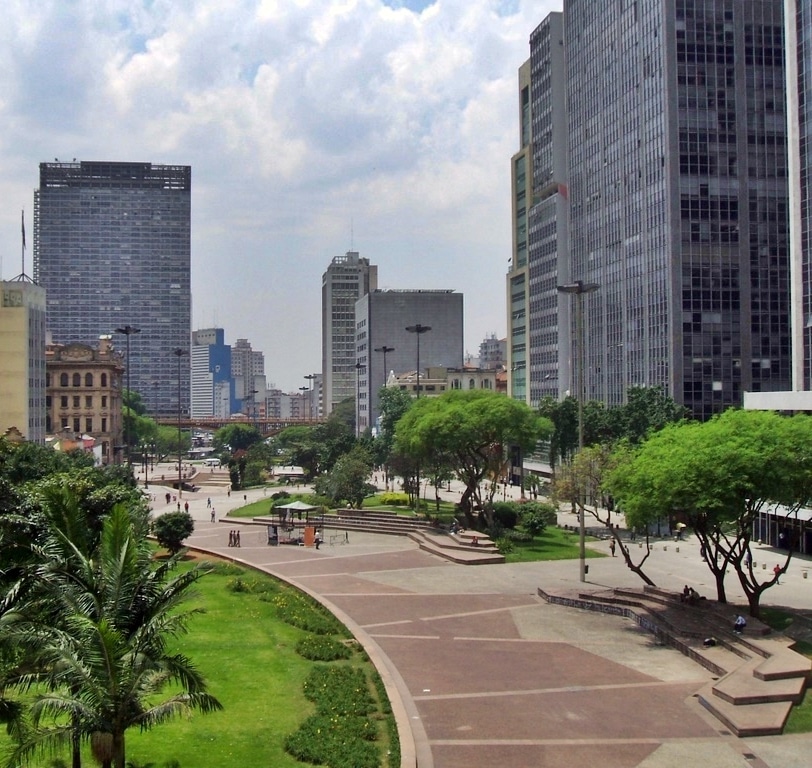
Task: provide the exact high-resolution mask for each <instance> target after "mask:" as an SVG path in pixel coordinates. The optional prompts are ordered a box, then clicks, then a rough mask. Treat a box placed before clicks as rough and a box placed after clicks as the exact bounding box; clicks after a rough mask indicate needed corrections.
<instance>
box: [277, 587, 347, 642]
mask: <svg viewBox="0 0 812 768" xmlns="http://www.w3.org/2000/svg"><path fill="white" fill-rule="evenodd" d="M272 602H273V604H274V606H275V607H276V615H277V616H278V617H279V618H280V619H281V620H282V621H284V622H285V623H287V624H290V625H291V626H293V627H298V628H299V629H303V630H305V631H306V632H313V633H314V634H316V635H339V636H341V637H344V636H346V631H347V630H346V629H345V628H344V625H343V624H341V622H340V621H339V620H338V619H337V618H336V617H335V616H333V614H332V613H330V612H329V611H328V610H327V609H326V608H323V607H322V606H320V605H318V604H317V603H315V602H314V601H313V600H311V599H310V598H309V597H307V596H306V595H303V594H302V593H301V592H296V591H294V590H286V591H285V592H284V593H282V594H280V595H277V596H276V597H274V598H273V601H272Z"/></svg>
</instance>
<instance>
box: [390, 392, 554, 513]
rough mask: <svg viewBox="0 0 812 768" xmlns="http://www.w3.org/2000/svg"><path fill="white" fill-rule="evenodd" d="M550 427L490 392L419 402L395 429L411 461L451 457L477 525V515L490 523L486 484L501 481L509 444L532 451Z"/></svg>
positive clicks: (464, 502) (465, 506) (463, 502)
mask: <svg viewBox="0 0 812 768" xmlns="http://www.w3.org/2000/svg"><path fill="white" fill-rule="evenodd" d="M551 430H552V424H551V423H550V422H549V421H548V420H547V419H543V418H541V417H539V416H537V415H536V414H534V413H533V411H532V410H531V409H530V408H528V407H527V406H526V405H525V404H524V403H522V402H519V401H518V400H514V399H512V398H509V397H506V396H505V395H501V394H498V393H496V392H491V391H487V390H452V391H450V392H446V393H444V394H442V395H440V396H439V397H426V398H422V399H420V400H416V401H415V403H414V405H412V407H411V408H410V409H409V410H408V411H407V412H406V414H405V415H404V416H403V417H402V418H401V419H400V421H398V423H397V426H396V428H395V444H396V449H397V450H398V451H400V452H402V453H404V454H405V455H407V456H411V457H412V458H413V459H415V460H417V461H420V462H426V463H428V462H429V461H430V460H432V461H434V462H435V463H436V459H437V456H438V455H439V456H444V457H447V460H448V462H449V465H450V466H451V467H452V468H453V470H454V472H455V474H456V475H457V477H458V478H459V479H460V480H461V481H462V482H463V483H465V486H466V487H465V491H464V492H463V494H462V499H461V500H460V509H461V510H462V511H463V512H464V513H465V515H466V516H467V517H468V518H469V523H473V521H474V512H475V510H479V511H480V512H481V513H482V515H483V516H484V517H485V518H486V520H487V521H488V522H490V520H488V515H489V510H488V509H487V508H486V506H485V504H484V503H483V497H482V483H483V481H484V480H490V481H491V484H492V485H493V484H494V483H496V482H499V481H500V479H501V478H502V477H503V476H504V474H505V471H506V462H507V454H508V449H509V447H510V446H511V445H518V446H521V448H522V449H523V450H529V449H531V448H533V447H534V446H535V444H536V442H537V441H538V440H539V439H541V438H542V437H546V436H547V435H549V433H550V431H551Z"/></svg>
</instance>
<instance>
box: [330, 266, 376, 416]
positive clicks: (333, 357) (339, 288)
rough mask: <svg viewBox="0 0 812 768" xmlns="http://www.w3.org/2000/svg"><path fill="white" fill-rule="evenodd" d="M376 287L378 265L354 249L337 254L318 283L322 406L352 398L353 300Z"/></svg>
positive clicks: (354, 371)
mask: <svg viewBox="0 0 812 768" xmlns="http://www.w3.org/2000/svg"><path fill="white" fill-rule="evenodd" d="M377 287H378V267H376V266H374V265H371V264H370V263H369V259H363V258H361V257H360V256H359V255H358V252H357V251H347V253H346V254H345V255H344V256H336V257H335V258H334V259H333V260H332V262H331V263H330V266H328V267H327V271H326V272H325V273H324V275H323V276H322V282H321V325H322V328H321V345H322V351H321V370H322V377H323V379H322V397H323V400H322V409H323V413H324V415H325V416H329V415H330V413H331V412H332V410H333V408H334V407H335V406H336V405H337V404H338V403H340V402H341V401H342V400H346V399H347V398H353V399H354V398H355V389H356V380H355V377H356V369H355V364H356V362H357V358H356V354H355V302H356V301H358V299H360V298H361V297H362V296H365V295H366V294H367V293H369V292H370V291H374V290H375V289H376V288H377Z"/></svg>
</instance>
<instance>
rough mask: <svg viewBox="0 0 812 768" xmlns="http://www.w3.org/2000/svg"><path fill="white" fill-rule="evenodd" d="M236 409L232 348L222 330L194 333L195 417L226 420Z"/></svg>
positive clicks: (212, 329)
mask: <svg viewBox="0 0 812 768" xmlns="http://www.w3.org/2000/svg"><path fill="white" fill-rule="evenodd" d="M236 409H237V400H236V395H235V391H234V379H233V378H232V376H231V347H230V346H229V345H228V344H226V343H225V331H224V330H223V329H222V328H203V329H201V330H198V331H194V332H193V333H192V410H191V414H192V418H197V417H206V416H213V417H217V418H220V419H227V418H229V417H230V416H231V414H232V413H234V412H235V411H236Z"/></svg>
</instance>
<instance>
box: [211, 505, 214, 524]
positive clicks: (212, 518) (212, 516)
mask: <svg viewBox="0 0 812 768" xmlns="http://www.w3.org/2000/svg"><path fill="white" fill-rule="evenodd" d="M211 521H212V522H214V507H212V508H211Z"/></svg>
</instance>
